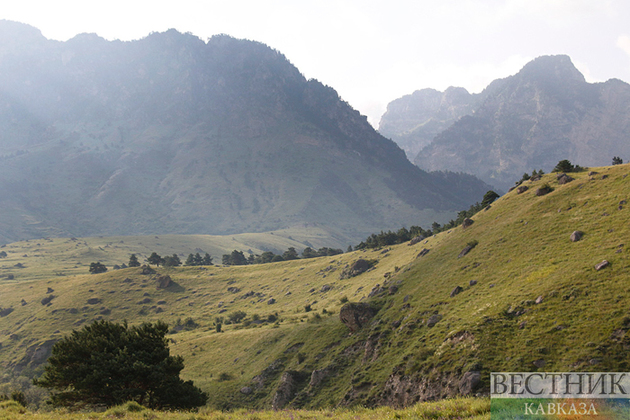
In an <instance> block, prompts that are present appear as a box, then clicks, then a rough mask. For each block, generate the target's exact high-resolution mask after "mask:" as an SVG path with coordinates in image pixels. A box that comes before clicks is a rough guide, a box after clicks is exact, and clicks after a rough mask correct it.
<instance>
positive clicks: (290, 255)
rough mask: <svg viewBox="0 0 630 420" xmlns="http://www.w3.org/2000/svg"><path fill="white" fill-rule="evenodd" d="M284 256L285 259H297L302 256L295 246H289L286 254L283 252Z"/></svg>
mask: <svg viewBox="0 0 630 420" xmlns="http://www.w3.org/2000/svg"><path fill="white" fill-rule="evenodd" d="M282 258H283V259H284V260H285V261H291V260H297V259H298V258H300V256H299V255H298V253H297V251H296V250H295V248H293V247H289V248H288V249H287V250H286V251H284V254H282Z"/></svg>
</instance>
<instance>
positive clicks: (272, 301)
mask: <svg viewBox="0 0 630 420" xmlns="http://www.w3.org/2000/svg"><path fill="white" fill-rule="evenodd" d="M274 303H276V300H275V299H274V298H271V299H269V300H268V301H267V305H273V304H274Z"/></svg>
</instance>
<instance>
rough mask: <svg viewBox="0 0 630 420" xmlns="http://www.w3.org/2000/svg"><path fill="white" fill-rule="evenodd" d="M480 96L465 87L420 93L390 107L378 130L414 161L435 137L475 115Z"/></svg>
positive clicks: (417, 92)
mask: <svg viewBox="0 0 630 420" xmlns="http://www.w3.org/2000/svg"><path fill="white" fill-rule="evenodd" d="M480 101H481V95H475V94H472V95H471V94H470V93H468V91H467V90H466V89H464V88H456V87H450V88H448V89H446V90H445V91H444V92H439V91H437V90H435V89H422V90H417V91H415V92H414V93H412V94H411V95H405V96H403V97H402V98H399V99H396V100H394V101H392V102H390V103H389V104H388V105H387V111H386V112H385V114H383V116H382V117H381V121H380V123H379V128H378V131H379V133H381V134H382V135H383V136H385V137H387V138H390V139H392V140H394V141H395V142H396V144H398V145H399V146H400V147H401V148H402V149H403V150H404V151H405V153H406V154H407V157H408V158H409V160H412V161H413V159H414V158H415V157H416V156H417V155H418V153H419V152H420V151H421V150H422V149H423V148H424V147H426V146H427V145H428V144H429V143H431V141H432V140H433V138H434V137H435V136H437V135H438V134H439V133H441V132H442V131H444V130H446V129H447V128H448V127H450V126H451V125H452V124H453V123H454V122H455V121H457V120H458V119H460V118H461V117H463V116H464V115H470V114H472V113H473V111H474V110H475V108H476V107H477V105H478V104H479V102H480Z"/></svg>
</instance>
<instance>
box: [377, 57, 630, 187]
mask: <svg viewBox="0 0 630 420" xmlns="http://www.w3.org/2000/svg"><path fill="white" fill-rule="evenodd" d="M478 100H479V102H478V103H477V104H476V105H475V106H474V107H473V108H474V109H473V111H474V112H468V113H467V114H466V115H464V116H462V117H461V118H460V119H458V120H456V121H453V122H452V124H451V125H450V126H449V127H447V128H445V129H443V130H442V131H441V132H440V133H438V134H436V135H435V136H434V137H433V139H432V141H431V143H430V144H428V145H427V146H425V147H423V148H422V150H421V151H420V152H419V153H418V154H417V156H416V157H415V159H414V160H413V161H414V163H416V164H417V165H418V166H419V167H421V168H423V169H425V170H443V169H447V168H448V170H452V171H462V172H465V173H470V174H475V175H476V176H479V177H480V178H481V179H483V180H484V181H486V182H488V183H490V184H492V185H495V186H496V187H498V188H501V189H503V190H506V189H508V188H509V187H510V186H512V185H514V182H515V181H517V180H518V179H520V177H521V175H522V174H523V173H524V172H528V173H529V172H531V171H532V170H534V169H536V170H538V169H543V170H544V171H547V172H548V171H550V170H551V169H552V168H553V167H554V166H555V165H556V164H557V163H558V161H560V160H563V159H569V160H570V161H571V162H573V163H576V164H579V165H581V166H598V165H609V164H610V163H611V160H612V157H613V156H621V157H624V156H630V142H629V141H628V140H629V139H630V137H629V136H630V135H629V134H628V133H629V131H628V128H630V85H628V84H627V83H624V82H622V81H620V80H615V79H613V80H609V81H607V82H606V83H597V84H590V83H587V82H586V81H585V79H584V76H583V75H582V74H581V73H580V72H579V71H578V70H577V69H576V68H575V66H574V65H573V63H572V62H571V60H570V58H569V57H567V56H562V55H560V56H545V57H540V58H537V59H536V60H533V61H532V62H530V63H528V64H527V65H526V66H525V67H523V69H522V70H521V71H520V72H519V73H518V74H516V75H514V76H511V77H508V78H505V79H500V80H496V81H494V82H492V83H491V84H490V85H489V86H488V87H487V88H486V89H485V90H484V91H483V92H482V93H481V94H480V95H479V96H478ZM393 109H394V108H392V110H393ZM388 113H389V110H388ZM384 118H385V117H384ZM394 118H395V117H394V116H393V115H391V116H388V119H389V120H394ZM424 120H425V116H424V114H422V113H420V114H419V116H418V117H417V119H416V121H417V122H422V121H424ZM392 138H393V139H394V140H396V141H399V140H398V137H395V136H392ZM404 144H405V143H402V142H401V145H402V147H405V146H404ZM419 144H424V143H419Z"/></svg>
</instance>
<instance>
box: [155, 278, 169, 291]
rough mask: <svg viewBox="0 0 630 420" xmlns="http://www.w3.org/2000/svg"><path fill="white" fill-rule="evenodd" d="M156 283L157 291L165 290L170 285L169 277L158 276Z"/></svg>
mask: <svg viewBox="0 0 630 420" xmlns="http://www.w3.org/2000/svg"><path fill="white" fill-rule="evenodd" d="M156 282H157V288H158V289H166V288H167V287H168V286H170V285H171V284H172V280H171V276H168V275H165V276H159V277H158V278H157V279H156Z"/></svg>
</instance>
